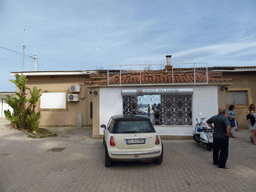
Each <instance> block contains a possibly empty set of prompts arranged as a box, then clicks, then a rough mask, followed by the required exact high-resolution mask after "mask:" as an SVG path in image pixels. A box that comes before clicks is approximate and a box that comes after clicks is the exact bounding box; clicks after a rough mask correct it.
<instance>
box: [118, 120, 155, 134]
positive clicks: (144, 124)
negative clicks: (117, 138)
mask: <svg viewBox="0 0 256 192" xmlns="http://www.w3.org/2000/svg"><path fill="white" fill-rule="evenodd" d="M113 132H114V133H152V132H155V129H154V127H153V125H152V123H151V122H150V121H147V120H120V121H117V122H116V124H115V128H114V130H113Z"/></svg>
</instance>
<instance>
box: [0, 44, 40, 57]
mask: <svg viewBox="0 0 256 192" xmlns="http://www.w3.org/2000/svg"><path fill="white" fill-rule="evenodd" d="M0 48H2V49H5V50H8V51H11V52H13V53H17V54H20V55H23V53H20V52H18V51H14V50H11V49H8V48H5V47H1V46H0ZM25 56H27V57H30V58H32V59H35V57H33V56H30V55H26V54H25Z"/></svg>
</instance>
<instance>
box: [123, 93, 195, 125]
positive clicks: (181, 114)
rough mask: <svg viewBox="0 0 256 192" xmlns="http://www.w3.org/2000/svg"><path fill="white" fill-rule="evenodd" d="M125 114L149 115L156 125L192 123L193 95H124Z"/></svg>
mask: <svg viewBox="0 0 256 192" xmlns="http://www.w3.org/2000/svg"><path fill="white" fill-rule="evenodd" d="M123 114H128V115H131V114H136V115H142V116H147V117H149V118H150V120H151V122H152V123H153V124H154V125H192V95H190V94H187V95H186V94H181V95H179V94H177V95H176V94H152V95H143V96H135V95H124V96H123Z"/></svg>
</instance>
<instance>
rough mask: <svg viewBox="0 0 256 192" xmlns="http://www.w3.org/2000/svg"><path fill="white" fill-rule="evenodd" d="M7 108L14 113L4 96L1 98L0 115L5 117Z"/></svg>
mask: <svg viewBox="0 0 256 192" xmlns="http://www.w3.org/2000/svg"><path fill="white" fill-rule="evenodd" d="M7 109H9V110H10V112H11V113H13V109H12V108H11V107H10V106H9V105H8V104H7V103H6V102H5V101H4V100H3V99H2V98H0V117H5V115H4V111H5V110H7Z"/></svg>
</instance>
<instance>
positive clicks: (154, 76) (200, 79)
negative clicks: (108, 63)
mask: <svg viewBox="0 0 256 192" xmlns="http://www.w3.org/2000/svg"><path fill="white" fill-rule="evenodd" d="M195 74H196V83H206V82H207V78H206V75H205V74H203V73H195ZM173 77H174V78H173ZM91 78H92V80H91V81H85V84H89V85H92V84H98V85H107V75H106V74H92V75H91ZM95 78H96V79H101V80H95ZM194 79H195V77H194V72H174V73H173V75H172V73H171V72H162V71H158V73H157V72H143V73H141V83H142V84H158V83H172V82H173V83H194ZM232 81H233V79H230V78H213V77H210V76H209V77H208V82H209V83H220V82H232ZM121 83H122V84H140V73H137V72H136V73H128V74H122V76H121ZM109 84H120V74H119V73H116V74H110V75H109Z"/></svg>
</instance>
